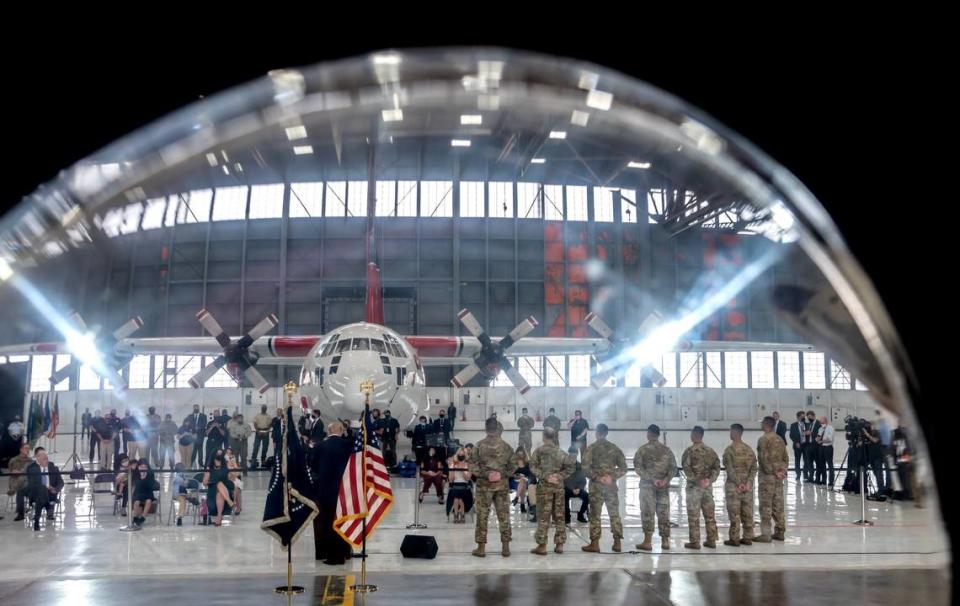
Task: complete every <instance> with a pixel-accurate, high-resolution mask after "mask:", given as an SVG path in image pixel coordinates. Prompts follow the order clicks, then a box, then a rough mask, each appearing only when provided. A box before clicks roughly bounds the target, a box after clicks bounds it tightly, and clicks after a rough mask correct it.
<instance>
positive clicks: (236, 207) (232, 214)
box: [213, 185, 247, 221]
mask: <svg viewBox="0 0 960 606" xmlns="http://www.w3.org/2000/svg"><path fill="white" fill-rule="evenodd" d="M246 216H247V187H246V186H245V185H238V186H236V187H218V188H217V195H216V196H214V198H213V220H214V221H239V220H241V219H245V218H246Z"/></svg>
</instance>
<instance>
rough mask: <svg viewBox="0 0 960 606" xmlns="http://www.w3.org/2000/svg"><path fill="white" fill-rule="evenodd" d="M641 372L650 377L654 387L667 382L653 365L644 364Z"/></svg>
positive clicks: (661, 385)
mask: <svg viewBox="0 0 960 606" xmlns="http://www.w3.org/2000/svg"><path fill="white" fill-rule="evenodd" d="M643 374H644V375H646V377H647V378H648V379H650V382H651V383H653V385H654V386H655V387H663V386H664V385H666V384H667V378H666V377H665V376H663V375H662V374H660V371H659V370H657V369H656V368H654V367H653V366H644V367H643Z"/></svg>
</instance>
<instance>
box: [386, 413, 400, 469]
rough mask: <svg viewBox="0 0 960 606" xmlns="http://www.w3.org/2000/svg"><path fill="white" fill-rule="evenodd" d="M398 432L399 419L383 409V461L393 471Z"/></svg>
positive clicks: (395, 460)
mask: <svg viewBox="0 0 960 606" xmlns="http://www.w3.org/2000/svg"><path fill="white" fill-rule="evenodd" d="M399 433H400V421H397V420H396V419H394V418H393V417H392V416H391V415H390V411H389V410H385V411H383V462H384V463H385V464H386V465H387V469H389V470H390V471H393V469H394V468H395V467H396V466H397V434H399Z"/></svg>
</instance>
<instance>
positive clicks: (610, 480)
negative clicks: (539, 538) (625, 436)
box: [581, 423, 627, 552]
mask: <svg viewBox="0 0 960 606" xmlns="http://www.w3.org/2000/svg"><path fill="white" fill-rule="evenodd" d="M608 432H609V429H608V428H607V426H606V425H605V424H603V423H600V424H599V425H597V432H596V434H597V441H596V442H594V443H593V444H591V445H590V446H588V447H587V451H586V453H584V455H583V471H584V473H586V474H587V477H588V478H589V479H590V544H589V545H584V546H583V547H581V549H582V550H583V551H591V552H599V551H600V534H601V533H600V515H601V514H602V512H603V506H604V505H606V506H607V514H608V515H609V516H610V531H611V532H612V533H613V550H614V551H620V549H621V545H620V540H621V539H622V538H623V523H622V522H621V521H620V495H619V493H618V491H617V480H619V479H620V478H622V477H623V476H625V475H627V459H626V457H624V455H623V451H622V450H620V448H619V447H617V445H616V444H614V443H613V442H610V441H609V440H607V433H608Z"/></svg>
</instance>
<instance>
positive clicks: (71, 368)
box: [50, 358, 80, 385]
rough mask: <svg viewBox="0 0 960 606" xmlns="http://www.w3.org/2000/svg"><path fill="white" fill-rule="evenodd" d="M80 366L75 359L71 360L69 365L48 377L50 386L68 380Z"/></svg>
mask: <svg viewBox="0 0 960 606" xmlns="http://www.w3.org/2000/svg"><path fill="white" fill-rule="evenodd" d="M79 365H80V363H79V362H77V359H76V358H72V359H71V360H70V363H69V364H67V365H66V366H64V367H63V368H61V369H60V370H58V371H56V372H54V373H53V375H52V376H51V377H50V385H56V384H57V383H59V382H61V381H63V380H64V379H67V378H69V377H70V376H71V375H72V374H74V373H75V372H76V369H77V367H78V366H79Z"/></svg>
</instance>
